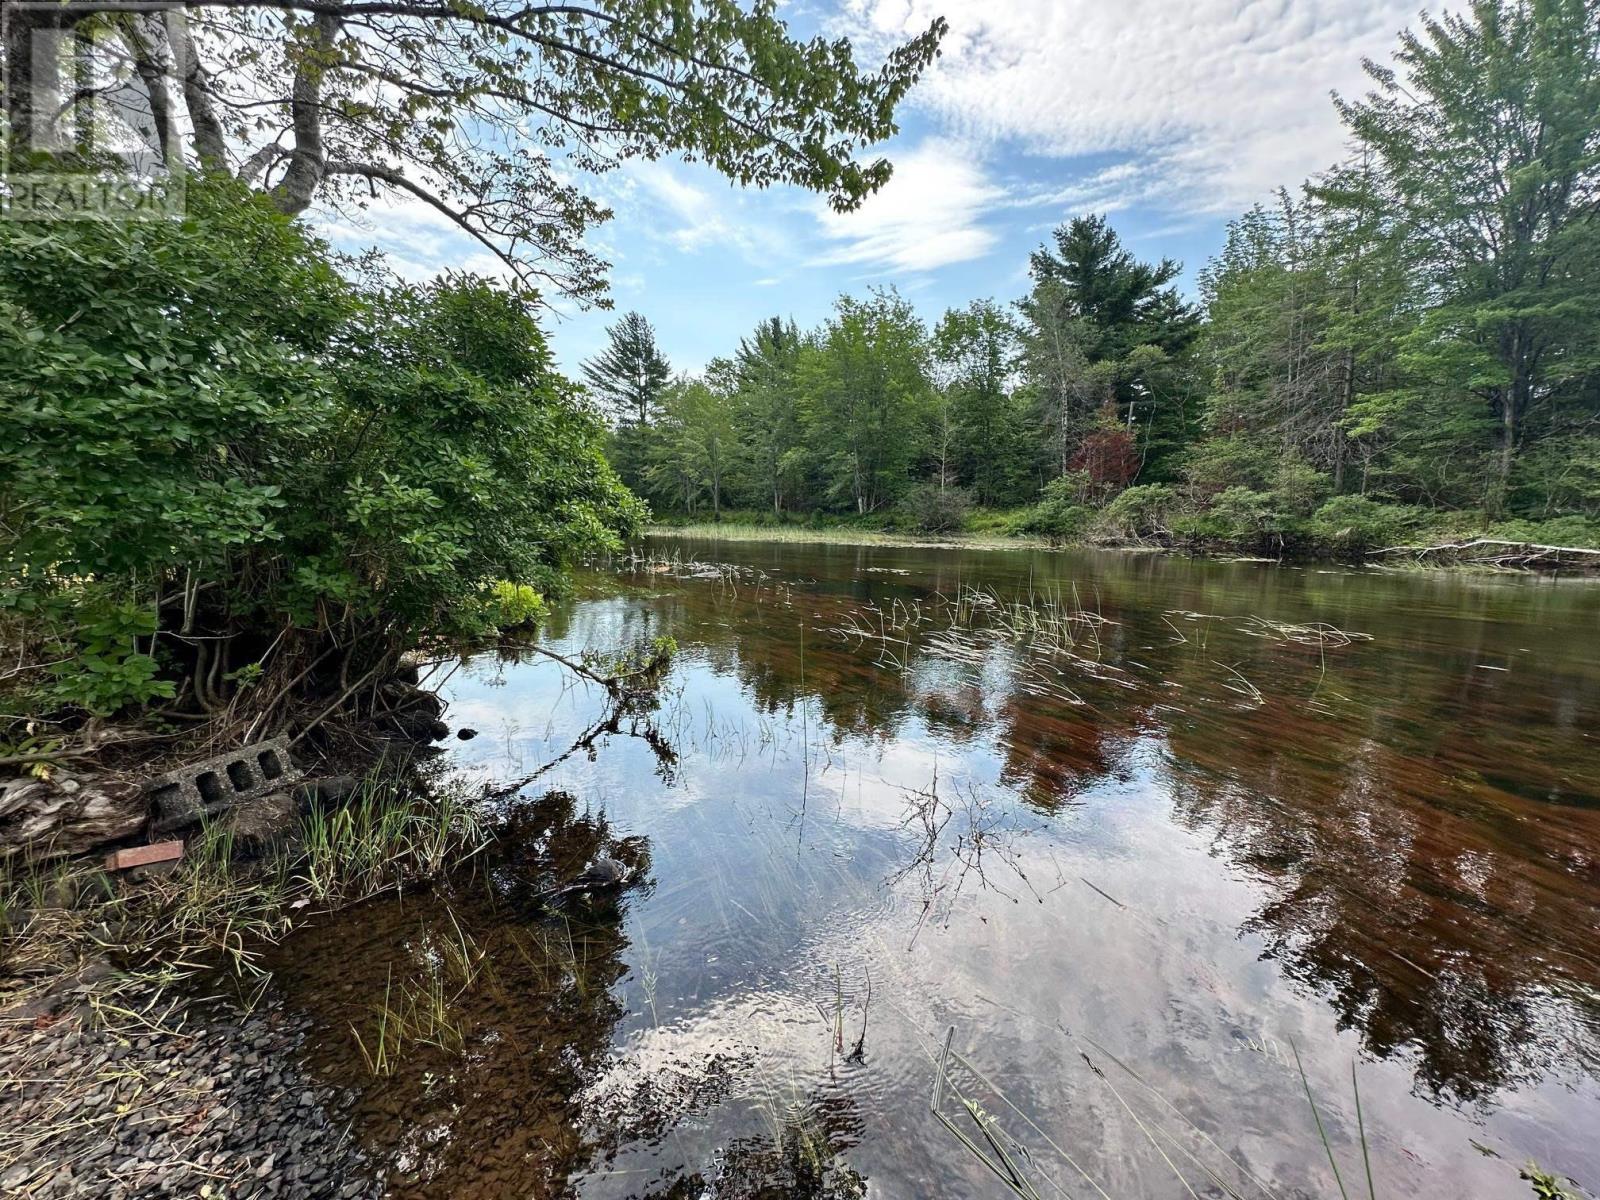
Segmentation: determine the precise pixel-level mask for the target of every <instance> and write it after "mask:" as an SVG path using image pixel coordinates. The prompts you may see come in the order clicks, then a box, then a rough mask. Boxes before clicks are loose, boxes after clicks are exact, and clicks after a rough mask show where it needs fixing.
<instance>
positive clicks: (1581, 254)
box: [1339, 0, 1600, 509]
mask: <svg viewBox="0 0 1600 1200" xmlns="http://www.w3.org/2000/svg"><path fill="white" fill-rule="evenodd" d="M1395 57H1396V60H1397V62H1398V64H1399V65H1398V69H1397V70H1394V69H1389V68H1386V67H1382V66H1379V65H1378V64H1376V63H1371V62H1369V63H1368V64H1367V72H1368V74H1369V75H1370V76H1371V77H1372V79H1373V82H1374V84H1375V88H1374V90H1373V91H1372V92H1371V93H1369V94H1368V95H1367V96H1366V97H1365V98H1363V99H1361V100H1359V101H1343V100H1341V101H1339V111H1340V114H1341V116H1342V117H1343V118H1344V121H1345V123H1346V124H1347V125H1348V126H1349V128H1350V131H1351V133H1352V134H1353V135H1354V136H1355V138H1356V139H1357V141H1358V142H1359V144H1360V145H1361V146H1362V147H1363V148H1364V149H1366V150H1367V151H1369V152H1370V154H1371V155H1372V160H1373V164H1374V183H1375V186H1376V187H1377V188H1378V190H1379V194H1380V195H1381V196H1382V198H1383V202H1384V204H1385V205H1386V206H1387V207H1388V208H1389V209H1390V210H1391V211H1392V212H1393V213H1394V215H1395V219H1396V221H1397V222H1398V224H1399V225H1400V227H1401V230H1402V232H1403V234H1404V253H1405V254H1406V256H1407V259H1408V265H1409V268H1410V270H1411V271H1412V272H1414V274H1415V276H1416V286H1417V287H1418V288H1419V289H1421V290H1423V291H1424V292H1425V293H1426V294H1429V295H1431V296H1433V297H1437V302H1436V303H1435V304H1433V305H1431V306H1430V308H1429V310H1428V311H1427V312H1426V314H1425V315H1424V316H1423V318H1422V320H1421V322H1420V323H1419V326H1418V328H1417V329H1416V331H1415V333H1414V335H1412V336H1411V337H1410V338H1409V339H1408V344H1407V345H1406V347H1405V357H1406V359H1407V360H1408V365H1409V373H1410V374H1411V375H1412V376H1413V377H1414V378H1415V379H1416V380H1417V381H1418V382H1417V383H1416V384H1415V385H1413V386H1412V387H1411V388H1410V389H1409V391H1410V399H1412V400H1414V401H1417V402H1419V403H1421V402H1423V401H1424V400H1425V397H1423V396H1422V395H1421V392H1422V391H1434V392H1437V391H1439V390H1441V389H1442V390H1444V391H1447V392H1450V393H1453V394H1455V395H1460V396H1463V397H1466V396H1470V397H1475V398H1476V401H1477V403H1479V404H1482V405H1484V406H1486V408H1487V410H1488V412H1489V414H1490V415H1491V416H1492V418H1493V419H1494V421H1495V423H1496V425H1497V427H1498V453H1497V455H1496V459H1495V467H1494V473H1493V476H1492V478H1491V480H1490V481H1489V484H1490V486H1489V487H1488V488H1487V489H1486V499H1487V500H1488V503H1489V504H1490V506H1491V507H1492V508H1495V509H1500V508H1503V506H1504V504H1505V500H1506V493H1507V486H1508V482H1509V479H1510V476H1511V470H1512V466H1513V463H1514V461H1515V457H1516V452H1517V449H1518V447H1519V445H1520V444H1521V442H1522V440H1523V438H1524V436H1525V435H1526V432H1527V423H1528V422H1529V420H1530V419H1531V418H1532V417H1534V416H1535V415H1541V414H1540V410H1543V414H1542V415H1544V416H1546V417H1547V416H1548V415H1549V411H1550V410H1551V409H1553V408H1554V407H1556V406H1557V405H1558V404H1559V403H1560V402H1561V400H1562V398H1563V396H1573V395H1575V394H1579V393H1581V392H1582V390H1583V388H1584V387H1586V386H1587V380H1588V379H1589V378H1591V377H1592V373H1593V372H1594V371H1595V369H1596V367H1597V364H1600V343H1597V340H1596V338H1595V335H1594V320H1593V313H1594V311H1595V309H1596V305H1597V302H1600V275H1597V258H1600V256H1597V244H1596V239H1597V237H1600V233H1597V229H1596V223H1595V215H1596V206H1597V205H1600V121H1596V120H1595V113H1596V112H1600V20H1597V19H1596V14H1595V10H1594V5H1593V4H1592V3H1589V2H1587V0H1521V2H1514V3H1507V2H1504V0H1477V2H1475V3H1474V4H1473V5H1472V6H1471V8H1470V10H1468V11H1467V12H1465V13H1461V14H1453V15H1450V16H1446V17H1443V18H1438V19H1433V18H1424V19H1423V22H1422V27H1421V30H1420V32H1410V31H1408V32H1406V33H1405V34H1403V35H1402V37H1401V43H1400V50H1399V51H1398V53H1397V54H1396V56H1395ZM1436 399H1437V398H1435V403H1436Z"/></svg>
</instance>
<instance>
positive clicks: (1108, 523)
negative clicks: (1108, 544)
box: [1102, 483, 1176, 538]
mask: <svg viewBox="0 0 1600 1200" xmlns="http://www.w3.org/2000/svg"><path fill="white" fill-rule="evenodd" d="M1175 496H1176V493H1175V491H1174V490H1173V489H1172V488H1171V487H1169V486H1168V485H1166V484H1163V483H1145V484H1139V485H1137V486H1135V487H1131V488H1128V489H1127V490H1125V491H1123V492H1122V493H1121V494H1119V495H1118V496H1117V497H1116V499H1114V500H1112V501H1111V503H1110V504H1108V505H1106V507H1105V512H1104V513H1103V514H1102V527H1103V528H1104V529H1106V530H1107V531H1109V532H1112V533H1115V534H1116V535H1117V536H1119V537H1125V538H1146V537H1153V536H1156V535H1159V534H1162V533H1164V532H1166V520H1167V513H1168V511H1169V510H1170V509H1171V507H1172V504H1173V501H1174V498H1175Z"/></svg>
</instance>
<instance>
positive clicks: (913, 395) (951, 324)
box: [652, 0, 1600, 553]
mask: <svg viewBox="0 0 1600 1200" xmlns="http://www.w3.org/2000/svg"><path fill="white" fill-rule="evenodd" d="M1592 18H1593V5H1592V4H1585V3H1584V2H1583V0H1550V2H1549V3H1541V4H1528V3H1520V2H1513V0H1477V2H1476V3H1474V4H1471V5H1469V6H1468V7H1467V8H1466V9H1465V10H1463V11H1462V12H1460V13H1457V14H1453V15H1449V16H1446V17H1442V18H1437V19H1435V18H1429V17H1423V18H1422V19H1421V21H1420V23H1419V25H1418V26H1417V30H1416V32H1414V33H1410V34H1407V35H1405V36H1404V37H1403V38H1402V40H1401V42H1400V46H1399V52H1398V54H1397V55H1396V56H1395V59H1396V61H1395V65H1394V69H1393V70H1391V69H1389V68H1388V67H1384V66H1372V67H1370V68H1369V70H1370V73H1371V74H1372V76H1373V82H1374V90H1373V92H1372V93H1371V94H1370V95H1368V96H1366V97H1364V98H1363V99H1361V100H1359V101H1353V102H1348V103H1347V102H1340V103H1339V105H1338V108H1339V111H1340V114H1341V115H1342V116H1343V118H1344V120H1345V122H1346V124H1347V126H1348V129H1349V132H1350V135H1351V140H1352V152H1351V154H1350V155H1349V156H1348V157H1347V159H1346V160H1345V161H1343V162H1341V163H1339V164H1337V165H1336V166H1335V167H1333V168H1332V169H1331V170H1329V171H1327V172H1325V173H1323V174H1322V175H1320V176H1318V177H1317V178H1316V179H1314V180H1312V181H1310V182H1309V183H1308V184H1307V185H1306V186H1305V187H1304V188H1303V189H1302V190H1300V191H1297V192H1292V191H1290V190H1288V189H1284V190H1281V191H1280V192H1279V194H1278V196H1277V199H1276V201H1275V202H1274V203H1271V204H1268V205H1264V206H1257V207H1255V208H1253V209H1252V210H1251V211H1249V212H1248V213H1245V214H1243V215H1242V216H1241V217H1240V218H1239V219H1238V220H1237V221H1235V222H1233V223H1232V224H1231V225H1230V227H1229V229H1228V235H1227V240H1226V243H1225V245H1224V246H1223V248H1222V250H1221V251H1220V253H1219V254H1218V255H1217V256H1216V257H1215V258H1214V259H1213V260H1212V261H1211V262H1210V263H1209V264H1207V265H1206V267H1205V268H1204V269H1203V270H1202V271H1201V272H1200V277H1199V282H1200V293H1201V296H1202V298H1203V300H1204V302H1205V309H1204V313H1203V315H1202V313H1201V312H1199V311H1197V310H1195V309H1194V308H1193V307H1192V306H1190V305H1189V304H1188V303H1186V302H1185V301H1184V299H1183V298H1182V297H1181V296H1180V294H1179V293H1178V291H1177V290H1176V289H1175V287H1174V280H1175V279H1176V278H1177V275H1178V273H1179V266H1178V264H1177V263H1175V262H1173V261H1172V260H1170V259H1164V258H1163V259H1156V260H1153V261H1144V260H1141V259H1139V258H1138V257H1136V256H1135V255H1134V254H1133V253H1132V252H1131V251H1130V250H1129V249H1128V248H1127V247H1126V246H1125V245H1124V244H1123V243H1122V241H1121V239H1120V237H1119V235H1118V233H1117V231H1116V230H1115V229H1113V228H1112V227H1111V225H1110V224H1109V223H1108V221H1107V220H1106V219H1105V218H1104V217H1099V216H1077V217H1071V218H1069V219H1067V220H1065V221H1063V222H1062V223H1061V224H1060V225H1059V226H1058V227H1057V228H1056V229H1055V230H1054V233H1053V235H1052V236H1051V238H1050V240H1049V241H1048V243H1047V244H1046V245H1045V246H1043V247H1042V248H1041V249H1040V250H1039V251H1037V252H1036V253H1035V254H1034V255H1033V256H1032V258H1031V261H1030V266H1031V275H1032V279H1031V283H1030V286H1029V289H1028V293H1027V295H1026V296H1024V297H1023V298H1021V299H1020V300H1019V301H1018V302H1017V303H1016V305H1015V306H1014V307H1015V314H1014V315H1013V314H1011V313H1008V312H1007V311H1006V310H1005V309H1004V308H1003V307H1001V306H999V305H997V304H995V303H994V302H992V301H979V302H976V303H973V304H970V305H968V306H966V307H964V308H956V309H952V310H950V311H948V312H946V313H945V314H944V316H943V318H942V319H941V320H940V321H939V323H938V325H937V326H936V327H935V329H934V331H933V333H932V336H931V337H930V336H928V335H927V333H926V331H924V330H922V329H921V327H920V326H919V325H918V324H917V322H916V319H915V315H914V313H912V312H911V311H910V309H909V307H908V306H907V305H906V304H905V302H904V301H903V300H901V299H900V298H899V297H898V296H896V295H894V294H893V293H888V294H882V293H880V294H877V295H875V296H874V297H873V298H872V299H871V300H869V301H867V302H865V303H862V302H858V301H853V300H850V299H848V298H845V299H841V301H840V303H839V306H838V310H837V312H836V314H835V317H834V319H833V320H831V321H830V322H828V324H827V325H826V326H825V327H823V328H821V329H819V330H815V331H813V332H811V333H809V334H806V333H801V332H799V331H797V330H796V329H795V328H794V326H793V324H792V323H789V324H784V323H783V322H781V321H777V320H772V321H769V322H766V323H764V324H763V325H762V326H761V328H760V329H759V330H758V331H757V333H756V335H755V336H754V337H753V338H748V339H746V340H745V341H744V342H743V343H742V344H741V346H740V349H739V351H738V354H737V356H736V359H735V365H734V366H733V368H731V370H732V374H733V377H734V380H735V383H734V384H733V385H732V386H731V387H729V388H727V389H726V390H727V392H728V393H729V394H730V395H731V396H732V402H731V415H730V418H729V419H730V424H731V431H732V436H733V439H734V441H735V442H736V443H737V445H738V447H739V453H738V455H737V462H736V463H735V468H734V470H732V471H731V472H729V473H727V474H726V476H725V477H723V478H722V479H721V480H720V483H718V484H717V485H716V486H717V488H718V490H724V489H725V490H726V491H727V492H728V493H729V495H730V496H731V498H732V499H731V503H732V504H733V505H734V506H736V507H769V506H770V508H771V510H772V512H773V513H774V514H775V516H781V515H782V514H784V513H786V512H796V513H802V514H806V515H807V516H808V519H810V520H812V521H814V522H815V523H818V524H824V523H826V522H827V521H829V520H831V519H834V518H835V517H836V516H838V515H839V514H842V513H844V512H847V511H848V512H853V513H854V514H855V517H854V519H855V520H857V521H868V520H876V519H879V518H882V517H886V516H887V515H888V514H890V513H892V512H893V511H895V508H894V506H895V504H896V502H897V500H899V499H900V498H901V497H902V496H904V495H905V494H906V493H907V492H908V489H912V488H915V487H917V486H918V485H920V484H921V483H922V482H923V481H926V480H932V481H933V482H934V483H936V484H938V485H943V486H945V487H951V486H955V487H960V488H963V489H966V490H967V491H968V492H969V493H970V494H971V495H972V496H973V497H974V499H975V500H976V501H977V503H978V504H980V505H983V506H999V505H1010V504H1016V503H1022V502H1025V501H1026V499H1027V498H1028V497H1029V496H1030V495H1032V496H1040V499H1039V501H1038V503H1037V504H1036V505H1035V507H1034V508H1033V509H1031V510H1030V511H1029V512H1028V513H1027V514H1026V515H1025V516H1022V517H1020V518H1019V521H1018V523H1019V524H1020V525H1021V526H1023V527H1026V528H1028V529H1029V530H1031V531H1033V532H1035V533H1038V534H1040V535H1042V536H1046V537H1052V538H1055V539H1057V540H1063V539H1068V538H1073V537H1081V536H1083V535H1084V533H1085V532H1086V531H1087V530H1089V529H1090V528H1091V527H1092V528H1093V529H1094V531H1095V533H1096V535H1097V536H1100V535H1103V536H1107V537H1113V538H1114V537H1128V538H1133V537H1148V536H1151V534H1152V533H1154V532H1157V531H1159V530H1162V529H1167V530H1171V531H1173V532H1176V533H1178V534H1180V535H1182V536H1185V537H1188V538H1191V539H1194V540H1198V541H1200V542H1216V543H1220V544H1227V545H1234V546H1260V547H1270V548H1272V549H1274V550H1281V549H1285V548H1294V549H1307V548H1321V549H1327V550H1333V551H1336V552H1339V553H1356V552H1359V549H1360V548H1361V547H1363V546H1370V545H1372V544H1374V543H1377V542H1383V541H1388V540H1390V539H1391V538H1395V537H1398V536H1400V535H1402V534H1406V533H1416V532H1420V524H1419V519H1418V512H1417V510H1432V511H1433V512H1436V513H1439V514H1455V515H1453V516H1441V517H1439V518H1438V519H1436V520H1433V521H1431V522H1430V524H1431V525H1433V526H1434V527H1436V528H1438V529H1444V528H1447V527H1448V528H1450V529H1451V530H1453V531H1456V532H1461V531H1465V530H1468V529H1475V530H1478V531H1482V530H1483V529H1485V528H1486V527H1488V526H1489V525H1492V524H1494V523H1495V522H1501V523H1506V522H1522V523H1526V522H1535V523H1543V522H1549V521H1554V520H1559V519H1562V518H1573V519H1574V521H1572V522H1569V523H1568V524H1566V525H1564V526H1561V527H1560V528H1563V529H1565V530H1567V531H1568V532H1569V533H1571V534H1572V535H1573V536H1574V537H1581V538H1583V539H1591V538H1592V535H1590V534H1588V533H1587V532H1585V531H1586V530H1587V529H1588V525H1587V524H1585V522H1587V521H1590V520H1593V519H1595V518H1597V517H1600V437H1597V435H1596V433H1595V430H1596V429H1597V428H1600V323H1597V322H1596V321H1595V320H1594V317H1593V314H1594V313H1595V312H1596V311H1600V221H1595V220H1593V219H1592V217H1593V214H1594V212H1595V211H1596V208H1597V206H1600V122H1596V121H1595V120H1594V113H1595V112H1596V111H1600V26H1597V25H1596V24H1595V22H1594V21H1593V19H1592ZM706 383H707V384H708V386H711V387H712V388H713V390H716V389H717V388H718V387H719V385H718V384H717V383H716V381H714V380H712V379H709V378H708V379H707V380H706ZM679 461H680V462H682V463H683V466H682V470H681V478H679V479H678V483H677V486H676V487H675V489H674V490H673V492H672V493H671V495H666V494H664V493H662V492H661V491H660V490H659V489H658V490H657V491H655V492H652V496H653V498H655V499H657V500H658V501H662V502H664V503H665V504H669V505H670V506H672V507H681V508H689V509H692V508H694V507H695V506H696V505H698V504H700V503H701V502H702V500H703V498H704V496H705V495H707V494H709V492H710V490H711V488H712V486H713V484H712V468H711V467H710V466H709V465H708V464H707V463H705V462H703V461H702V462H698V463H692V462H689V461H688V459H686V458H682V457H680V459H679ZM1080 471H1081V472H1085V473H1087V475H1088V476H1089V477H1090V479H1091V482H1092V483H1093V484H1095V485H1097V486H1094V487H1083V486H1080V485H1079V484H1076V483H1073V484H1067V485H1063V487H1061V488H1056V489H1054V490H1053V491H1052V490H1046V491H1045V492H1044V493H1042V494H1041V492H1040V490H1039V489H1040V488H1041V486H1042V485H1046V484H1048V483H1049V481H1050V480H1052V479H1056V478H1058V477H1066V476H1069V475H1072V474H1075V473H1077V472H1080ZM1128 485H1132V486H1133V487H1149V486H1156V485H1166V486H1170V487H1173V488H1175V492H1174V494H1173V495H1172V496H1170V497H1168V498H1167V499H1166V500H1165V501H1163V503H1162V505H1161V507H1160V510H1159V512H1146V511H1142V510H1141V511H1135V506H1136V505H1137V504H1138V503H1139V501H1140V500H1141V498H1142V497H1144V496H1145V495H1146V494H1145V493H1138V494H1136V495H1134V496H1133V497H1131V498H1129V499H1127V500H1126V501H1123V502H1122V504H1121V506H1120V507H1118V506H1117V504H1116V501H1115V499H1114V497H1115V496H1116V494H1117V493H1118V492H1120V491H1122V489H1123V488H1124V487H1125V486H1128ZM919 502H920V493H919ZM1102 505H1111V506H1112V509H1113V510H1114V511H1109V512H1106V513H1099V515H1096V514H1097V513H1098V510H1099V508H1100V506H1102ZM1506 527H1508V528H1509V527H1511V526H1509V525H1507V526H1506ZM1518 527H1520V526H1518ZM1528 527H1529V528H1531V527H1532V526H1528Z"/></svg>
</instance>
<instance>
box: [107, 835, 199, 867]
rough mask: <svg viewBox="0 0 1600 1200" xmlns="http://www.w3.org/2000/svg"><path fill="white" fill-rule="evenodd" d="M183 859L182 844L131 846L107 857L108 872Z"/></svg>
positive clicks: (165, 843) (155, 843) (158, 843)
mask: <svg viewBox="0 0 1600 1200" xmlns="http://www.w3.org/2000/svg"><path fill="white" fill-rule="evenodd" d="M182 857H183V843H182V842H152V843H151V844H150V845H148V846H129V847H127V848H126V849H123V850H118V851H117V852H116V853H115V854H108V855H106V870H108V871H126V870H127V869H128V868H129V867H147V866H149V865H150V864H151V863H164V862H173V861H175V860H176V859H180V858H182Z"/></svg>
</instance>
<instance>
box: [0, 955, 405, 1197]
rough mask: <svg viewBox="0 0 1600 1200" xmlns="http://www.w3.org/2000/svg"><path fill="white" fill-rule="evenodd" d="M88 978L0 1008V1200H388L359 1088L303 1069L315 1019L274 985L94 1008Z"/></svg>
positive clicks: (152, 997) (122, 1001)
mask: <svg viewBox="0 0 1600 1200" xmlns="http://www.w3.org/2000/svg"><path fill="white" fill-rule="evenodd" d="M94 982H95V981H94V980H92V979H80V980H79V981H78V982H75V983H73V984H72V985H70V986H66V987H59V988H57V989H54V990H53V991H52V992H51V994H49V995H48V996H44V997H38V998H36V999H34V1000H33V1001H32V1002H31V1003H29V1004H27V1005H25V1006H19V1007H18V1008H16V1009H14V1010H12V1011H10V1012H8V1013H6V1014H5V1015H4V1016H3V1018H0V1096H3V1100H0V1111H3V1112H4V1121H3V1128H0V1196H28V1197H79V1196H82V1197H90V1196H92V1197H96V1198H97V1200H132V1198H134V1197H157V1196H185V1197H229V1198H233V1197H238V1198H239V1200H250V1198H256V1197H276V1196H283V1197H293V1198H294V1200H301V1198H306V1200H321V1198H329V1200H333V1198H339V1200H356V1198H358V1197H378V1196H381V1195H382V1194H383V1190H384V1185H383V1174H384V1173H383V1171H382V1170H380V1169H379V1168H378V1167H377V1166H376V1165H375V1164H373V1163H371V1162H370V1161H368V1159H367V1158H366V1157H365V1156H364V1155H363V1154H362V1152H361V1151H360V1149H359V1148H358V1147H357V1146H356V1145H355V1143H354V1141H353V1139H352V1137H351V1134H350V1129H349V1121H348V1118H347V1116H346V1112H347V1109H348V1107H349V1104H350V1102H351V1100H352V1099H353V1096H352V1094H350V1093H349V1092H347V1091H340V1090H339V1089H335V1088H331V1087H327V1086H325V1085H322V1084H319V1083H317V1082H315V1081H314V1080H312V1079H311V1078H310V1077H308V1075H307V1074H306V1072H305V1071H304V1070H303V1069H302V1068H301V1067H300V1066H299V1059H298V1051H299V1048H300V1045H301V1043H302V1042H303V1041H304V1039H305V1036H306V1032H307V1021H306V1019H305V1018H303V1017H297V1016H294V1015H292V1014H290V1013H288V1012H286V1011H285V1010H284V1009H283V1008H282V1006H281V1004H279V1003H278V1002H276V1001H275V1000H274V999H273V997H272V996H271V994H270V992H269V994H268V995H266V996H264V997H262V998H261V1000H260V1001H259V1002H258V1003H256V1004H255V1005H254V1006H253V1007H252V1008H251V1009H250V1010H249V1011H248V1012H245V1011H243V1010H241V1009H240V1008H238V1007H236V1006H234V1005H232V1004H229V1003H225V1002H222V1001H216V1000H207V1001H194V1000H182V999H176V998H167V1000H166V1001H165V1002H163V1001H162V999H161V998H160V997H158V996H156V995H155V994H153V993H152V994H149V995H145V996H135V997H132V998H131V999H130V998H128V997H119V1007H126V1008H127V1009H128V1010H129V1011H130V1012H131V1011H133V1010H136V1009H138V1008H139V1007H141V1006H148V1007H147V1008H146V1009H145V1011H144V1013H143V1015H142V1016H141V1017H135V1016H131V1015H123V1014H107V1013H106V1012H105V1009H104V1008H102V1010H101V1013H100V1015H99V1016H98V1018H97V1017H96V1015H95V1014H94V1013H92V1012H91V1011H90V1009H89V1007H88V1005H87V1004H86V1003H85V997H87V996H88V995H89V993H90V991H91V989H92V988H93V986H94Z"/></svg>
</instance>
